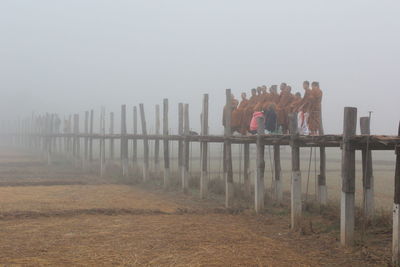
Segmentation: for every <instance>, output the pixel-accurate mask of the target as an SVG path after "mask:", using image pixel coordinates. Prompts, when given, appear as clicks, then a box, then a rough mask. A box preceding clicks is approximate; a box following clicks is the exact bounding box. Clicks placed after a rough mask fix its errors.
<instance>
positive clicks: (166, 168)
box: [163, 98, 170, 188]
mask: <svg viewBox="0 0 400 267" xmlns="http://www.w3.org/2000/svg"><path fill="white" fill-rule="evenodd" d="M163 136H164V139H163V150H164V188H167V187H168V186H169V184H170V166H169V141H168V139H167V137H168V99H167V98H164V101H163Z"/></svg>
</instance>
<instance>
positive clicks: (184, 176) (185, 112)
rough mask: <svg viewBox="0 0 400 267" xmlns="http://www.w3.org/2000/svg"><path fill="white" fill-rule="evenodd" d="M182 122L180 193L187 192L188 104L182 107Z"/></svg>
mask: <svg viewBox="0 0 400 267" xmlns="http://www.w3.org/2000/svg"><path fill="white" fill-rule="evenodd" d="M183 122H184V126H183V128H184V136H185V141H184V142H183V158H182V164H183V166H182V191H183V192H187V191H188V189H189V151H190V150H189V145H190V144H189V130H190V128H189V104H185V105H184V106H183Z"/></svg>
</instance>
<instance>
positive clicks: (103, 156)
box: [100, 107, 106, 177]
mask: <svg viewBox="0 0 400 267" xmlns="http://www.w3.org/2000/svg"><path fill="white" fill-rule="evenodd" d="M100 135H101V137H100V176H101V177H104V176H105V174H106V146H105V135H106V109H105V107H101V112H100Z"/></svg>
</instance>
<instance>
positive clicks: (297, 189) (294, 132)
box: [289, 113, 302, 229]
mask: <svg viewBox="0 0 400 267" xmlns="http://www.w3.org/2000/svg"><path fill="white" fill-rule="evenodd" d="M289 123H290V127H289V129H290V133H291V140H290V142H291V147H292V182H291V190H290V191H291V192H290V193H291V194H290V196H291V228H292V229H297V228H298V227H299V225H300V221H301V210H302V203H301V172H300V146H299V144H298V140H297V139H298V135H299V133H298V129H297V114H296V113H291V114H289Z"/></svg>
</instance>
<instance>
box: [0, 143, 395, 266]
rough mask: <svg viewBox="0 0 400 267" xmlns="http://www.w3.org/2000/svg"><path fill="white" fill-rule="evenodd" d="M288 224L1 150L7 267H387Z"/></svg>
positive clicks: (1, 250) (1, 235)
mask: <svg viewBox="0 0 400 267" xmlns="http://www.w3.org/2000/svg"><path fill="white" fill-rule="evenodd" d="M288 218H289V216H287V214H277V213H273V214H271V213H265V214H263V215H255V214H253V212H252V211H251V210H245V211H241V212H234V211H226V210H225V209H224V208H223V207H222V206H220V205H219V204H218V203H216V202H211V201H200V200H198V199H196V198H195V197H193V196H184V195H182V194H181V193H176V192H175V193H174V192H168V193H163V192H161V191H152V192H150V191H148V190H146V189H144V188H142V187H134V186H130V185H120V184H111V183H108V182H107V181H101V180H99V178H97V177H95V176H91V175H82V174H80V173H79V172H77V171H76V170H74V169H73V168H69V169H68V168H66V167H65V166H59V167H52V168H50V169H49V168H47V167H46V166H45V165H44V164H43V162H41V161H39V160H37V158H36V157H34V156H33V155H30V154H28V153H26V152H22V151H16V150H9V149H4V148H2V149H1V150H0V264H4V265H14V264H15V265H51V266H60V265H65V266H71V265H75V266H87V265H91V266H102V265H103V266H110V265H141V266H142V265H151V266H159V265H163V266H320V265H328V266H337V265H341V266H367V265H368V266H372V265H376V266H382V265H385V264H386V262H387V260H388V258H387V255H389V254H388V253H387V252H388V251H386V248H385V249H383V252H381V254H379V256H377V255H375V254H371V253H368V252H365V251H363V250H362V249H358V250H354V249H351V250H350V249H343V248H341V247H340V246H339V243H338V242H337V240H336V237H337V235H336V234H331V233H330V234H323V233H316V234H311V235H301V234H300V233H295V232H290V231H289V221H288ZM388 249H389V248H388ZM382 255H384V256H382Z"/></svg>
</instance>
